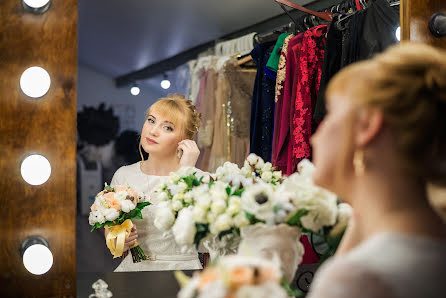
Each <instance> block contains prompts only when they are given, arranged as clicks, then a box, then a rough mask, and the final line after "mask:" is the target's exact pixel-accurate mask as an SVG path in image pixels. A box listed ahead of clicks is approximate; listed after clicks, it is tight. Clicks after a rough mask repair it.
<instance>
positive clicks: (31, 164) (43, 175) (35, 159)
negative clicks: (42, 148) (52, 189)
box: [20, 154, 51, 185]
mask: <svg viewBox="0 0 446 298" xmlns="http://www.w3.org/2000/svg"><path fill="white" fill-rule="evenodd" d="M20 172H21V174H22V177H23V180H25V181H26V182H28V183H29V184H31V185H40V184H43V183H45V182H46V181H47V180H48V179H49V178H50V176H51V165H50V162H49V161H48V159H46V158H45V156H42V155H39V154H32V155H30V156H28V157H26V158H25V159H24V160H23V161H22V164H21V166H20Z"/></svg>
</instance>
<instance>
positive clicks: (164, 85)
mask: <svg viewBox="0 0 446 298" xmlns="http://www.w3.org/2000/svg"><path fill="white" fill-rule="evenodd" d="M161 88H163V89H169V88H170V81H169V80H168V79H167V75H166V74H164V75H163V80H162V81H161Z"/></svg>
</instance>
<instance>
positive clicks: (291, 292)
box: [280, 277, 303, 297]
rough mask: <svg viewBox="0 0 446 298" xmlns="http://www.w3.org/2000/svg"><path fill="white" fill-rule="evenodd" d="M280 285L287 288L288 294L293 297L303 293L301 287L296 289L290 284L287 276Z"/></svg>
mask: <svg viewBox="0 0 446 298" xmlns="http://www.w3.org/2000/svg"><path fill="white" fill-rule="evenodd" d="M280 285H281V286H282V288H284V289H285V291H286V292H287V294H288V296H291V297H300V296H302V295H303V293H302V291H300V290H299V289H294V288H292V287H291V286H290V284H289V283H288V282H287V280H286V278H285V277H283V278H282V279H281V280H280Z"/></svg>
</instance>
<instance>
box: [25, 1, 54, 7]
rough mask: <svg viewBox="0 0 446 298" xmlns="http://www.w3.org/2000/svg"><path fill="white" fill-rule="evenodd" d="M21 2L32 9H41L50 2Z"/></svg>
mask: <svg viewBox="0 0 446 298" xmlns="http://www.w3.org/2000/svg"><path fill="white" fill-rule="evenodd" d="M23 2H24V3H25V4H26V5H28V6H29V7H32V8H41V7H44V6H45V5H47V4H48V2H50V0H23Z"/></svg>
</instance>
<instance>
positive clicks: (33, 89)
mask: <svg viewBox="0 0 446 298" xmlns="http://www.w3.org/2000/svg"><path fill="white" fill-rule="evenodd" d="M50 85H51V78H50V75H49V74H48V72H47V71H46V70H45V69H43V68H42V67H39V66H33V67H30V68H28V69H27V70H25V71H24V72H23V73H22V76H21V77H20V88H21V89H22V91H23V93H25V94H26V95H28V96H29V97H32V98H38V97H42V96H44V95H45V94H46V93H47V92H48V90H49V89H50Z"/></svg>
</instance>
